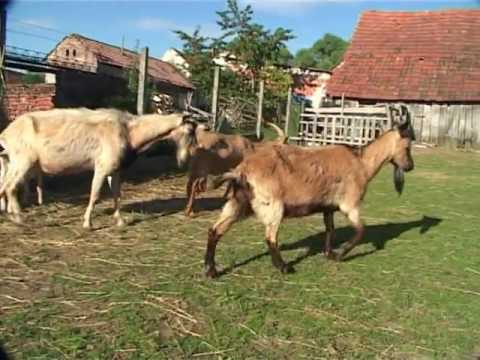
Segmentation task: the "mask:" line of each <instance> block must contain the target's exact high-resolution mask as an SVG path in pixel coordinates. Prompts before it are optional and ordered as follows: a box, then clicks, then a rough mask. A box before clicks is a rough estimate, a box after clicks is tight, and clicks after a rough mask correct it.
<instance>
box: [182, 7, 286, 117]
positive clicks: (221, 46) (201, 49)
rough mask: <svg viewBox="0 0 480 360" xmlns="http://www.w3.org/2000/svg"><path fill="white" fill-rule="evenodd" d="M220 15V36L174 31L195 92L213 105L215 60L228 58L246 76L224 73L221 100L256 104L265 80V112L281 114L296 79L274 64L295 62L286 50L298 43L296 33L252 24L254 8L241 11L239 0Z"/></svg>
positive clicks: (227, 71)
mask: <svg viewBox="0 0 480 360" xmlns="http://www.w3.org/2000/svg"><path fill="white" fill-rule="evenodd" d="M217 15H218V20H217V24H218V26H219V27H220V30H221V35H220V36H219V37H216V38H209V37H205V36H202V35H201V32H200V28H197V29H196V30H195V32H193V33H192V34H187V33H185V32H184V31H180V30H176V31H174V32H175V34H176V35H177V36H178V37H179V39H180V40H181V41H182V42H183V48H182V52H183V55H184V57H185V60H186V62H187V63H188V64H189V67H188V71H189V72H190V73H191V80H192V82H193V83H194V85H195V86H196V89H197V90H196V92H197V93H200V95H201V97H202V98H204V99H209V100H210V95H211V91H212V86H213V69H214V62H213V59H215V58H217V57H218V56H225V57H227V59H228V61H229V62H230V63H234V64H235V63H236V64H237V65H238V69H241V71H230V70H226V69H223V70H222V73H221V76H220V89H221V90H220V91H221V94H222V96H225V97H240V98H242V99H245V100H251V101H256V92H255V91H256V89H257V84H258V80H260V79H265V80H266V81H265V104H264V105H265V113H266V114H267V113H272V114H274V113H276V112H277V111H276V110H277V108H278V103H282V102H283V103H285V101H284V100H285V99H284V98H286V96H287V89H288V85H289V81H291V79H290V76H289V75H286V74H285V73H283V72H282V71H281V70H278V69H275V68H274V67H273V65H274V64H278V63H281V64H285V63H288V62H289V61H291V60H292V59H293V56H292V54H291V53H290V52H289V51H288V49H287V46H286V43H287V41H288V40H290V39H292V38H293V35H292V32H291V30H288V29H284V28H277V29H275V30H269V29H266V28H265V27H264V26H263V25H261V24H258V23H256V22H254V21H253V10H252V8H251V6H250V5H247V6H245V7H244V8H242V7H239V5H238V2H237V0H227V6H226V10H224V11H218V12H217ZM275 103H276V104H275Z"/></svg>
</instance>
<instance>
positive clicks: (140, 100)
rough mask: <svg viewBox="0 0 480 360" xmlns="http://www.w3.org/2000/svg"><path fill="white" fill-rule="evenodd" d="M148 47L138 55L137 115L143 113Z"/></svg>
mask: <svg viewBox="0 0 480 360" xmlns="http://www.w3.org/2000/svg"><path fill="white" fill-rule="evenodd" d="M147 69H148V47H144V48H143V49H142V52H141V53H140V59H139V64H138V89H137V114H138V115H143V113H144V112H145V88H146V86H147V75H148V70H147Z"/></svg>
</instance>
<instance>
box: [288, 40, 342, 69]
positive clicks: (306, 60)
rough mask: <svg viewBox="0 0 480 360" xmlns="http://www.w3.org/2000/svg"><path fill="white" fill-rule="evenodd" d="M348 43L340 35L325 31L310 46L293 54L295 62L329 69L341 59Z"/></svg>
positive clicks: (300, 64)
mask: <svg viewBox="0 0 480 360" xmlns="http://www.w3.org/2000/svg"><path fill="white" fill-rule="evenodd" d="M348 44H349V43H348V41H345V40H343V39H342V38H341V37H338V36H336V35H333V34H329V33H327V34H325V35H324V36H323V37H322V38H321V39H319V40H317V41H316V42H315V43H314V44H313V46H312V47H311V48H307V49H300V50H299V51H298V52H297V54H296V55H295V64H296V65H297V66H305V67H316V68H320V69H325V70H331V69H332V68H334V67H335V66H337V65H338V64H339V63H340V62H341V61H342V58H343V54H344V53H345V50H346V49H347V47H348Z"/></svg>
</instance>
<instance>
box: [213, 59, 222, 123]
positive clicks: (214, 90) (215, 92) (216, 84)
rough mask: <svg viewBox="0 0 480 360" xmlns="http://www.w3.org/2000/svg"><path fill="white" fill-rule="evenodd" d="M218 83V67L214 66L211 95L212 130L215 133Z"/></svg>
mask: <svg viewBox="0 0 480 360" xmlns="http://www.w3.org/2000/svg"><path fill="white" fill-rule="evenodd" d="M219 82H220V66H218V65H216V66H215V73H214V75H213V94H212V128H213V130H214V131H215V130H216V126H217V107H218V83H219Z"/></svg>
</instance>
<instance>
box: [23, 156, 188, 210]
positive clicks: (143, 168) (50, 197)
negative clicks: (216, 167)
mask: <svg viewBox="0 0 480 360" xmlns="http://www.w3.org/2000/svg"><path fill="white" fill-rule="evenodd" d="M183 172H184V171H183V170H181V169H178V167H177V166H176V160H175V158H174V157H171V156H140V157H139V158H138V159H137V160H136V161H135V162H134V163H133V165H132V166H130V167H129V168H128V169H126V170H124V171H123V172H122V175H121V178H122V183H129V184H133V185H140V186H141V184H143V183H146V182H149V181H151V180H153V179H159V180H163V179H169V178H173V177H177V176H180V175H182V174H183ZM92 178H93V171H85V172H82V173H79V174H75V175H57V176H45V178H44V198H45V204H48V203H51V202H58V201H59V202H62V203H68V204H73V205H78V204H86V203H87V202H88V198H89V195H90V188H91V183H92ZM31 185H32V186H31V193H30V197H29V203H32V202H35V201H36V194H35V191H34V187H33V183H32V184H31ZM111 196H112V195H111V192H110V189H109V188H108V185H107V182H106V181H105V183H104V184H103V186H102V191H101V198H102V199H109V198H111Z"/></svg>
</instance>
